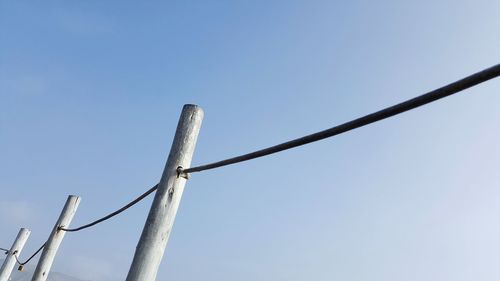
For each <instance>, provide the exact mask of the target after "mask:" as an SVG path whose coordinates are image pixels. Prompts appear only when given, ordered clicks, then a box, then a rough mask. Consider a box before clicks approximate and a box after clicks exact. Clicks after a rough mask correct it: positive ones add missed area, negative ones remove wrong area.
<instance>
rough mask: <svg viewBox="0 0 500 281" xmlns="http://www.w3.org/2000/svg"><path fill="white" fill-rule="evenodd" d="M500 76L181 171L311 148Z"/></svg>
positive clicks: (499, 70) (489, 73)
mask: <svg viewBox="0 0 500 281" xmlns="http://www.w3.org/2000/svg"><path fill="white" fill-rule="evenodd" d="M499 75H500V64H497V65H495V66H492V67H490V68H487V69H485V70H483V71H480V72H477V73H475V74H472V75H470V76H468V77H465V78H463V79H460V80H458V81H456V82H453V83H451V84H449V85H446V86H444V87H441V88H438V89H436V90H434V91H431V92H428V93H426V94H423V95H421V96H418V97H415V98H412V99H410V100H407V101H404V102H402V103H398V104H396V105H393V106H391V107H387V108H384V109H382V110H379V111H377V112H374V113H371V114H368V115H365V116H363V117H360V118H357V119H354V120H352V121H349V122H346V123H344V124H341V125H338V126H335V127H332V128H330V129H327V130H324V131H320V132H317V133H314V134H311V135H307V136H304V137H301V138H298V139H294V140H291V141H287V142H284V143H281V144H278V145H275V146H271V147H268V148H265V149H261V150H257V151H254V152H251V153H247V154H243V155H240V156H236V157H233V158H229V159H226V160H222V161H218V162H214V163H210V164H206V165H201V166H197V167H192V168H188V169H185V170H183V171H182V173H184V174H189V173H195V172H201V171H205V170H210V169H215V168H219V167H222V166H227V165H231V164H236V163H239V162H243V161H248V160H251V159H255V158H258V157H263V156H266V155H269V154H273V153H277V152H280V151H283V150H287V149H291V148H294V147H297V146H301V145H304V144H308V143H311V142H315V141H319V140H322V139H325V138H329V137H333V136H335V135H338V134H342V133H345V132H347V131H350V130H353V129H356V128H359V127H362V126H365V125H368V124H371V123H374V122H377V121H380V120H383V119H385V118H389V117H391V116H394V115H397V114H400V113H403V112H405V111H408V110H411V109H414V108H417V107H419V106H422V105H425V104H428V103H431V102H433V101H436V100H438V99H441V98H444V97H447V96H449V95H452V94H455V93H458V92H460V91H462V90H465V89H467V88H470V87H473V86H475V85H477V84H480V83H483V82H485V81H488V80H490V79H493V78H496V77H498V76H499Z"/></svg>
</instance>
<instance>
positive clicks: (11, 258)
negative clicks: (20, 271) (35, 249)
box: [0, 228, 31, 281]
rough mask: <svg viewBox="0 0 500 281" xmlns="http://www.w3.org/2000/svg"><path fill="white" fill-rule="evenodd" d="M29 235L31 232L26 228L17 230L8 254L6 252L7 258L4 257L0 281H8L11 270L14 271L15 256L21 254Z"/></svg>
mask: <svg viewBox="0 0 500 281" xmlns="http://www.w3.org/2000/svg"><path fill="white" fill-rule="evenodd" d="M30 233H31V231H30V230H29V229H26V228H21V229H20V230H19V233H18V234H17V237H16V240H15V241H14V244H12V247H11V248H10V250H9V252H7V257H5V260H4V262H3V264H2V267H1V268H0V281H7V280H9V277H10V274H11V273H12V269H14V266H15V265H16V256H19V254H21V251H22V249H23V247H24V244H26V240H28V237H30Z"/></svg>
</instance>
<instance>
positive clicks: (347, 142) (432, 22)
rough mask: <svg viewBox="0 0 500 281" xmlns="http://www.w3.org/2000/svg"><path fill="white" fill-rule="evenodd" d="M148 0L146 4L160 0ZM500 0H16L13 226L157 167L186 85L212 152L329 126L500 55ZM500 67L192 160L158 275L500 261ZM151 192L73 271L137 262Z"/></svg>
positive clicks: (347, 273) (455, 270) (123, 192)
mask: <svg viewBox="0 0 500 281" xmlns="http://www.w3.org/2000/svg"><path fill="white" fill-rule="evenodd" d="M146 2H147V3H146ZM498 11H500V2H499V1H493V0H490V1H488V0H486V1H483V0H475V1H463V0H462V1H451V0H450V1H376V2H375V1H337V2H334V1H133V2H132V1H7V0H0V190H1V196H0V229H1V231H0V243H1V245H0V247H5V246H7V247H8V246H10V243H11V242H12V240H13V238H14V237H15V235H16V233H17V231H18V229H19V228H20V227H28V228H30V229H31V230H32V235H31V238H30V239H29V241H28V244H27V246H26V248H25V252H24V255H22V256H23V257H26V255H27V254H29V253H31V252H33V251H34V250H36V248H37V247H38V246H39V245H40V244H41V243H43V241H44V240H45V239H46V238H47V235H48V233H49V231H50V229H51V227H52V226H53V224H54V222H55V219H56V218H57V216H58V214H59V212H60V209H61V207H62V205H63V204H64V201H65V199H66V196H67V195H68V194H76V195H80V196H81V197H82V202H81V204H80V208H79V210H78V212H77V215H76V217H75V219H74V221H73V225H74V226H76V225H80V224H83V223H86V222H88V221H90V220H93V219H95V218H98V217H100V216H102V215H103V214H105V213H108V212H109V211H112V210H114V209H116V208H118V207H120V206H121V205H122V204H124V203H126V202H127V201H128V200H130V199H131V198H133V197H135V196H137V195H139V194H140V193H142V192H143V191H145V190H146V189H147V188H149V187H150V186H151V185H153V184H155V183H156V182H157V181H158V180H159V178H160V175H161V172H162V170H163V166H164V164H165V160H166V157H167V154H168V151H169V148H170V144H171V140H172V137H173V133H174V130H175V126H176V123H177V119H178V116H179V113H180V110H181V108H182V105H183V104H185V103H194V104H198V105H200V106H202V107H203V108H204V110H205V120H204V123H203V126H202V130H201V133H200V137H199V141H198V146H197V150H196V152H195V156H194V159H193V164H203V163H207V162H211V161H214V160H220V159H223V158H226V157H229V156H234V155H237V154H241V153H245V152H248V151H251V150H254V149H258V148H262V147H265V146H269V145H273V144H275V143H278V142H282V141H285V140H288V139H290V138H295V137H299V136H302V135H304V134H308V133H312V132H315V131H317V130H321V129H324V128H328V127H331V126H333V125H336V124H338V123H340V122H343V121H347V120H350V119H352V118H354V117H357V116H360V115H363V114H365V113H369V112H371V111H375V110H377V109H379V108H382V107H384V106H388V105H391V104H394V103H396V102H400V101H403V100H405V99H408V98H410V97H413V96H416V95H419V94H421V93H423V92H425V91H428V90H432V89H434V88H437V87H439V86H442V85H444V84H446V83H449V82H452V81H454V80H457V79H459V78H461V77H463V76H466V75H468V74H471V73H473V72H476V71H479V70H481V69H483V68H486V67H489V66H491V65H494V64H496V63H498V62H499V61H500V51H499V50H500V36H499V30H500V17H499V16H498ZM499 92H500V81H499V80H496V81H491V82H487V83H485V84H482V85H480V86H478V87H475V88H473V89H470V90H467V91H465V92H463V93H461V94H459V95H456V96H453V97H450V98H447V99H445V100H442V101H438V102H436V103H434V104H432V105H429V106H426V107H424V108H420V109H417V110H414V111H412V112H410V113H406V114H403V115H400V116H398V117H396V118H392V119H390V120H386V121H383V122H380V123H377V124H374V125H371V126H369V127H366V128H362V129H359V130H356V131H353V132H350V133H347V134H345V135H341V136H339V137H336V138H332V139H328V140H325V141H321V142H319V143H315V144H311V145H308V146H305V147H301V148H298V149H294V150H291V151H287V152H283V153H280V154H277V155H273V156H270V157H267V158H261V159H257V160H254V161H251V162H247V163H243V164H238V165H234V166H231V167H226V168H221V169H219V170H213V171H207V172H204V173H200V174H196V175H193V177H192V179H191V180H189V182H188V184H187V186H186V191H185V193H184V197H183V201H182V203H181V207H180V210H179V213H178V216H177V220H176V223H175V226H174V231H173V234H172V236H171V238H170V241H169V244H168V246H167V250H166V256H165V257H164V259H163V262H162V265H161V268H160V272H159V277H158V280H184V281H191V280H193V281H194V280H201V279H203V280H241V281H246V280H248V281H250V280H252V281H253V280H291V281H299V280H300V281H303V280H317V281H321V280H325V281H326V280H345V281H364V280H370V281H400V280H415V281H417V280H418V281H420V280H429V281H441V280H454V281H460V280H464V281H465V280H467V281H469V280H476V281H489V280H498V279H500V266H499V264H500V215H499V214H500V172H499V169H500V168H499V167H500V145H499V139H500V110H498V108H499V105H500V95H499ZM150 203H151V198H148V199H147V200H145V201H143V202H141V203H140V204H139V205H137V206H135V207H134V208H133V209H131V210H129V211H127V212H126V213H124V214H123V215H121V216H119V217H116V218H115V219H113V220H112V221H109V222H106V223H105V224H101V225H99V226H97V227H95V228H93V229H91V230H88V231H84V232H78V233H71V234H68V235H67V236H66V239H65V240H64V242H63V244H62V247H61V249H60V254H59V256H58V258H57V259H56V262H55V265H54V270H56V271H59V272H64V273H67V274H70V275H73V276H76V277H79V278H81V279H88V280H92V281H119V280H124V278H125V276H126V273H127V271H128V268H129V265H130V262H131V260H132V255H133V252H134V248H135V246H136V244H137V241H138V238H139V235H140V232H141V230H142V227H143V225H144V221H145V218H146V215H147V212H148V210H149V206H150Z"/></svg>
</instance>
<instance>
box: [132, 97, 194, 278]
mask: <svg viewBox="0 0 500 281" xmlns="http://www.w3.org/2000/svg"><path fill="white" fill-rule="evenodd" d="M202 120H203V110H202V109H201V108H200V107H198V106H196V105H191V104H187V105H184V107H183V109H182V113H181V117H180V119H179V123H178V124H177V130H176V132H175V137H174V141H173V143H172V147H171V149H170V154H169V155H168V159H167V164H166V165H165V169H164V170H163V175H162V177H161V180H160V183H159V185H158V190H157V191H156V195H155V198H154V200H153V204H152V205H151V209H150V211H149V215H148V218H147V220H146V224H145V226H144V229H143V231H142V234H141V238H140V239H139V243H138V244H137V247H136V250H135V254H134V259H133V261H132V265H131V266H130V270H129V272H128V275H127V281H154V280H155V279H156V274H157V272H158V268H159V266H160V262H161V259H162V257H163V252H164V251H165V247H166V246H167V241H168V238H169V236H170V232H171V230H172V225H173V223H174V220H175V215H176V213H177V208H178V207H179V203H180V201H181V197H182V192H183V191H184V185H185V184H186V179H185V178H183V177H179V176H178V173H177V168H178V167H179V166H181V167H183V168H188V167H189V166H190V165H191V158H192V156H193V152H194V148H195V146H196V139H197V138H198V133H199V131H200V127H201V121H202Z"/></svg>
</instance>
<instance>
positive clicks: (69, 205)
mask: <svg viewBox="0 0 500 281" xmlns="http://www.w3.org/2000/svg"><path fill="white" fill-rule="evenodd" d="M79 204H80V197H78V196H74V195H70V196H68V199H67V200H66V204H65V205H64V208H63V210H62V212H61V215H60V216H59V219H58V220H57V223H56V225H55V226H54V229H52V232H51V233H50V236H49V239H48V240H47V242H46V243H45V247H44V248H43V251H42V255H41V256H40V260H39V261H38V264H37V265H36V269H35V273H33V277H32V278H31V281H45V280H47V277H48V275H49V271H50V268H51V267H52V263H53V262H54V258H55V256H56V254H57V250H58V249H59V245H61V242H62V240H63V238H64V234H66V231H63V230H60V229H59V227H69V224H70V223H71V220H72V219H73V216H74V215H75V212H76V209H77V208H78V205H79Z"/></svg>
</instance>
